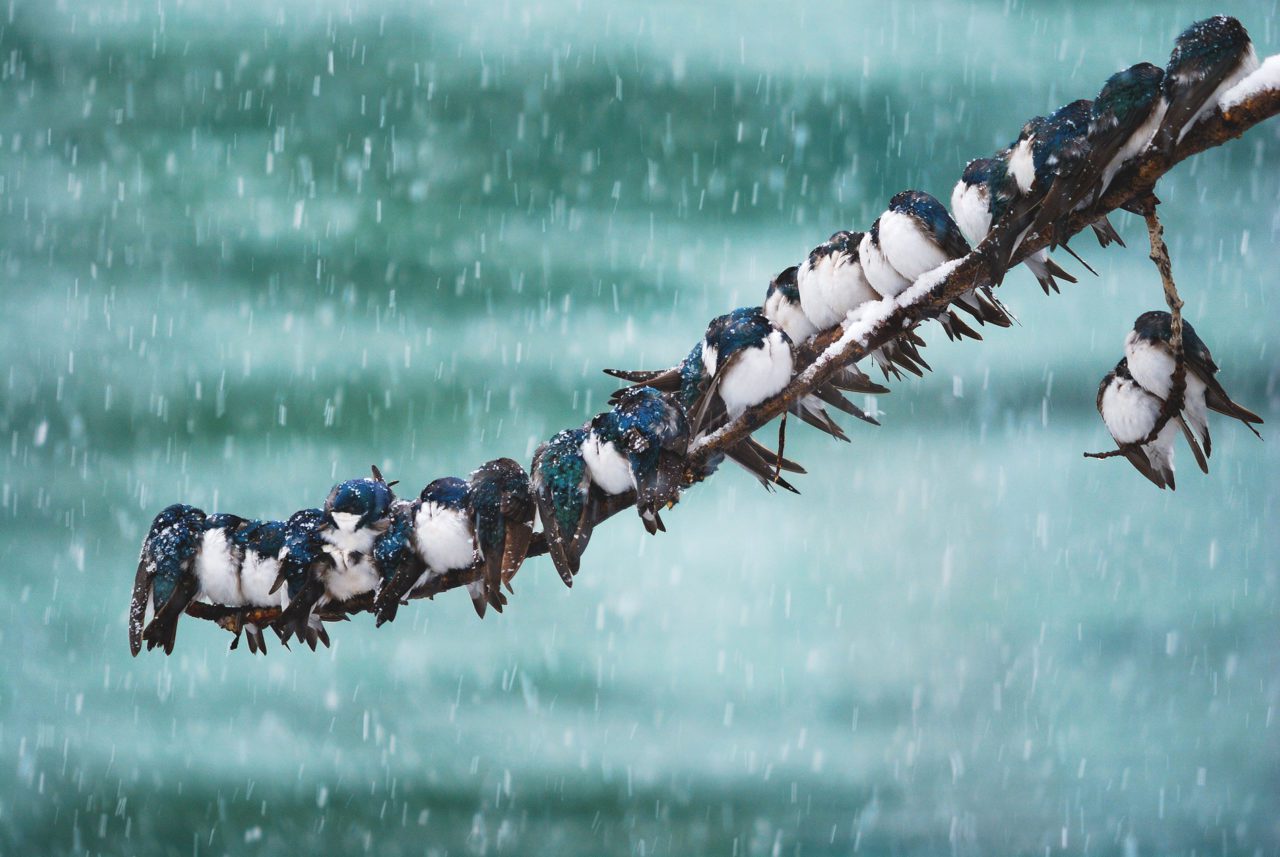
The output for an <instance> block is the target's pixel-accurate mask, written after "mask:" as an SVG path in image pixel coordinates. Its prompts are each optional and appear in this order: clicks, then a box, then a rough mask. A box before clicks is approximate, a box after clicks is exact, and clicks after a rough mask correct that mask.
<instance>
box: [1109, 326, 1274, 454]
mask: <svg viewBox="0 0 1280 857" xmlns="http://www.w3.org/2000/svg"><path fill="white" fill-rule="evenodd" d="M1172 336H1173V317H1172V316H1171V315H1169V313H1167V312H1164V311H1163V310H1152V311H1151V312H1144V313H1143V314H1142V315H1140V316H1138V318H1137V320H1136V321H1134V323H1133V330H1131V331H1129V334H1128V335H1127V336H1126V337H1125V340H1124V356H1125V359H1126V360H1127V361H1128V364H1129V372H1130V373H1131V374H1132V376H1133V378H1134V380H1136V381H1137V382H1138V383H1139V384H1141V385H1142V386H1143V388H1145V389H1146V390H1147V391H1149V392H1150V393H1152V394H1153V395H1156V396H1159V397H1160V398H1161V399H1167V398H1168V397H1169V393H1170V391H1171V389H1172V386H1173V373H1174V369H1175V367H1176V363H1175V361H1174V356H1173V348H1172V347H1171V346H1170V344H1169V341H1170V339H1171V337H1172ZM1182 354H1183V365H1184V367H1185V372H1184V377H1185V385H1186V386H1185V389H1184V391H1183V402H1182V405H1183V409H1182V414H1183V416H1184V418H1185V419H1186V421H1187V424H1188V425H1189V426H1190V427H1191V429H1192V431H1193V432H1194V433H1195V436H1196V438H1197V439H1198V440H1199V441H1200V443H1201V444H1202V445H1203V447H1204V454H1205V456H1206V457H1207V456H1209V455H1210V454H1211V453H1212V451H1213V445H1212V442H1211V441H1210V439H1209V411H1211V410H1212V411H1217V412H1218V413H1220V414H1223V415H1225V416H1228V417H1231V418H1232V419H1237V420H1240V422H1242V423H1244V424H1245V427H1247V428H1248V429H1249V431H1251V432H1253V433H1254V434H1256V435H1258V437H1261V436H1262V435H1260V434H1258V430H1257V429H1256V428H1254V427H1253V426H1254V424H1255V423H1256V424H1258V425H1261V424H1262V417H1260V416H1258V415H1257V414H1255V413H1254V412H1253V411H1251V410H1249V409H1248V408H1245V407H1243V406H1241V405H1238V404H1236V403H1235V402H1233V401H1231V397H1230V396H1228V395H1227V391H1226V390H1224V389H1223V388H1222V384H1220V383H1219V382H1218V379H1217V377H1216V376H1217V374H1218V364H1217V363H1215V362H1214V361H1213V355H1212V354H1210V353H1209V347H1208V346H1207V345H1205V343H1204V340H1203V339H1201V338H1200V337H1199V336H1198V335H1197V334H1196V330H1195V328H1194V327H1192V326H1191V323H1190V322H1188V321H1185V320H1184V321H1183V322H1182ZM1206 472H1208V471H1207V470H1206Z"/></svg>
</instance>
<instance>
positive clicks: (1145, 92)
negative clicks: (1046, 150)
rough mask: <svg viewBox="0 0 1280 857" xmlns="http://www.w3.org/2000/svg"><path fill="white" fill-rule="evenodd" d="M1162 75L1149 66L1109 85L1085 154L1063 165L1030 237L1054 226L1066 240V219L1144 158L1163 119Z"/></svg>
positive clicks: (1093, 113) (1096, 106) (1094, 109)
mask: <svg viewBox="0 0 1280 857" xmlns="http://www.w3.org/2000/svg"><path fill="white" fill-rule="evenodd" d="M1163 81H1164V71H1163V70H1162V69H1161V68H1160V67H1159V66H1154V65H1152V64H1151V63H1149V62H1143V63H1138V64H1137V65H1133V66H1130V67H1129V68H1126V69H1124V70H1123V71H1118V72H1116V73H1115V74H1113V75H1112V76H1111V77H1110V78H1108V79H1107V82H1106V83H1105V84H1104V85H1103V87H1102V89H1101V91H1099V93H1098V97H1097V98H1095V99H1094V100H1093V102H1092V104H1091V106H1090V108H1089V129H1088V133H1087V135H1086V143H1087V152H1086V153H1085V154H1084V155H1083V156H1081V157H1078V158H1074V159H1072V160H1071V161H1070V162H1069V163H1065V164H1063V165H1062V167H1061V169H1059V170H1058V172H1057V173H1056V175H1055V176H1054V179H1053V183H1052V185H1051V186H1050V188H1049V191H1048V193H1046V194H1045V197H1044V200H1043V201H1042V202H1041V203H1040V209H1039V211H1038V212H1037V213H1036V218H1035V220H1034V221H1032V224H1031V231H1033V232H1038V231H1040V230H1041V229H1043V228H1044V227H1045V226H1046V225H1048V224H1050V223H1054V224H1055V225H1056V226H1055V229H1054V235H1055V240H1056V236H1058V235H1065V234H1066V219H1067V218H1068V217H1070V215H1071V213H1072V212H1073V211H1075V210H1076V209H1077V208H1081V207H1083V206H1085V205H1092V204H1093V203H1095V202H1096V201H1097V200H1098V199H1099V198H1100V197H1101V196H1102V195H1103V194H1104V193H1106V190H1107V187H1108V186H1109V185H1110V184H1111V179H1112V178H1114V177H1115V174H1116V173H1117V172H1118V171H1119V170H1120V169H1122V168H1123V167H1124V166H1125V165H1126V164H1128V163H1129V162H1130V161H1132V160H1133V159H1134V158H1135V157H1137V156H1138V155H1140V154H1141V153H1142V152H1143V151H1144V150H1145V149H1146V148H1147V146H1148V144H1149V143H1150V142H1151V139H1152V138H1153V137H1154V136H1155V134H1156V130H1157V129H1158V128H1159V127H1160V123H1161V120H1162V119H1163V118H1164V116H1165V107H1166V102H1165V99H1164V95H1163V89H1162V83H1163Z"/></svg>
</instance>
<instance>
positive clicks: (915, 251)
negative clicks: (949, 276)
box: [860, 190, 1013, 339]
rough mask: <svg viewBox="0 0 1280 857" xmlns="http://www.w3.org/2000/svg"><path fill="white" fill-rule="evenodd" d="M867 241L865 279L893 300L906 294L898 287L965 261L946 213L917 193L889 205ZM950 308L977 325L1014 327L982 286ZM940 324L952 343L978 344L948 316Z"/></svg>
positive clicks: (963, 249) (964, 245) (897, 196)
mask: <svg viewBox="0 0 1280 857" xmlns="http://www.w3.org/2000/svg"><path fill="white" fill-rule="evenodd" d="M870 239H871V240H870V241H868V240H867V239H866V238H864V239H863V241H862V245H861V247H860V249H862V248H863V247H865V248H867V250H868V253H865V254H863V258H864V262H863V267H864V270H865V271H866V273H867V278H868V279H869V280H870V281H871V285H872V286H873V287H874V288H875V289H876V290H877V291H879V292H881V293H882V294H893V295H894V296H897V295H898V294H901V292H903V291H905V290H906V286H904V285H902V283H906V284H908V285H909V284H911V283H914V282H915V281H916V280H918V279H919V278H920V277H921V276H922V275H924V274H926V273H928V272H929V271H932V270H933V269H934V268H937V267H938V266H939V265H942V264H944V263H945V262H948V261H951V260H953V259H960V258H963V257H964V256H966V255H968V253H969V249H970V248H969V242H967V241H965V239H964V235H963V234H962V233H961V232H960V227H959V226H957V225H956V222H955V220H953V219H952V218H951V214H950V213H949V212H948V211H947V209H946V207H945V206H944V205H943V204H942V203H940V202H938V200H937V199H935V198H934V197H932V196H930V195H929V194H927V193H924V192H923V191H918V190H904V191H902V192H900V193H897V194H895V195H894V197H893V199H891V200H889V208H888V210H886V211H885V212H884V213H883V214H881V215H880V217H879V218H878V219H877V220H876V223H875V224H874V225H873V226H872V227H871V233H870ZM872 259H874V260H875V261H874V262H872V261H871V260H872ZM890 272H892V273H890ZM881 283H883V284H886V285H888V290H886V289H884V288H881V285H880V284H881ZM953 305H954V306H956V307H958V308H960V309H962V310H964V311H965V312H967V313H969V314H970V315H972V316H973V317H974V319H976V320H977V321H978V323H979V324H986V323H990V324H994V325H996V326H998V327H1009V326H1010V325H1011V324H1013V320H1012V318H1011V316H1010V314H1009V313H1008V311H1007V310H1006V309H1005V308H1004V307H1003V305H1001V304H1000V302H999V301H998V300H997V299H996V297H995V295H994V294H992V293H991V289H990V287H988V286H985V285H984V286H981V287H979V288H977V289H972V290H970V291H969V292H968V293H966V294H964V295H961V296H960V297H958V298H957V299H956V300H955V302H954V304H953ZM940 320H941V321H942V324H943V328H944V329H945V330H946V331H947V335H948V336H949V337H951V338H952V339H957V338H959V337H961V336H968V337H970V338H972V339H981V338H982V337H981V336H979V335H978V334H977V333H976V332H974V331H973V330H972V329H971V328H970V327H969V326H968V325H966V324H964V323H963V322H961V321H960V320H959V319H958V318H956V317H955V315H954V314H953V313H951V312H945V313H943V314H942V315H941V317H940Z"/></svg>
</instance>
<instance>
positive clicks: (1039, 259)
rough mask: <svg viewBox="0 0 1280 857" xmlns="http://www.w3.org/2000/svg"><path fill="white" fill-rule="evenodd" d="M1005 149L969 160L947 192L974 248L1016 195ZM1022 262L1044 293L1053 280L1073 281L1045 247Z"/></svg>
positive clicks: (1052, 287)
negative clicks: (989, 156)
mask: <svg viewBox="0 0 1280 857" xmlns="http://www.w3.org/2000/svg"><path fill="white" fill-rule="evenodd" d="M1007 158H1008V150H1005V151H1004V152H1001V153H1000V154H998V155H996V156H995V157H992V158H976V159H974V160H972V161H970V162H969V163H968V164H967V165H966V166H965V168H964V173H963V174H962V175H961V176H960V181H958V182H956V186H955V188H954V189H952V191H951V213H952V214H953V215H954V216H955V219H956V225H958V226H959V227H960V231H961V232H962V233H963V234H964V237H965V239H966V240H967V241H968V242H969V243H970V244H972V245H973V246H974V247H977V246H978V245H979V244H981V243H982V242H983V240H984V239H986V237H987V233H989V232H990V231H991V224H992V223H993V222H998V221H999V220H1000V219H1001V218H1002V217H1004V216H1005V213H1006V212H1007V211H1008V208H1009V204H1010V203H1011V202H1012V201H1013V199H1014V198H1015V197H1016V196H1017V193H1018V191H1017V189H1016V188H1015V187H1014V181H1013V177H1012V176H1010V175H1009V170H1008V164H1007V162H1006V159H1007ZM1023 263H1024V264H1025V265H1026V266H1027V269H1028V270H1030V271H1031V273H1032V274H1033V275H1035V278H1036V281H1037V282H1038V283H1040V288H1041V289H1043V290H1044V293H1045V294H1046V295H1047V294H1049V292H1050V290H1052V291H1054V292H1057V291H1058V284H1057V282H1056V280H1055V277H1056V278H1058V279H1062V280H1066V281H1067V282H1068V283H1074V282H1076V278H1075V277H1073V276H1072V275H1071V274H1069V273H1067V272H1066V271H1064V270H1063V269H1062V268H1061V267H1059V266H1058V264H1057V263H1056V262H1054V261H1053V260H1052V259H1050V258H1049V251H1048V250H1047V249H1045V248H1041V249H1039V250H1037V251H1036V252H1035V253H1032V254H1031V255H1030V256H1028V257H1027V258H1026V259H1024V260H1023Z"/></svg>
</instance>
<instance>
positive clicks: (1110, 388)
mask: <svg viewBox="0 0 1280 857" xmlns="http://www.w3.org/2000/svg"><path fill="white" fill-rule="evenodd" d="M1159 415H1160V400H1159V399H1157V398H1156V397H1155V396H1153V395H1151V394H1150V393H1148V392H1147V391H1146V390H1144V389H1142V388H1141V387H1139V386H1138V385H1137V384H1135V383H1134V382H1133V381H1131V380H1129V379H1128V378H1113V379H1112V381H1111V383H1110V384H1108V385H1107V389H1106V391H1105V392H1104V393H1103V394H1102V420H1103V422H1105V423H1106V424H1107V431H1109V432H1111V437H1112V438H1114V439H1115V442H1116V443H1118V444H1125V443H1136V442H1137V441H1140V440H1142V439H1143V438H1144V437H1146V436H1147V435H1148V434H1150V433H1151V429H1152V428H1154V427H1155V424H1156V418H1157V417H1158V416H1159ZM1172 422H1173V421H1172V420H1170V423H1172Z"/></svg>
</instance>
